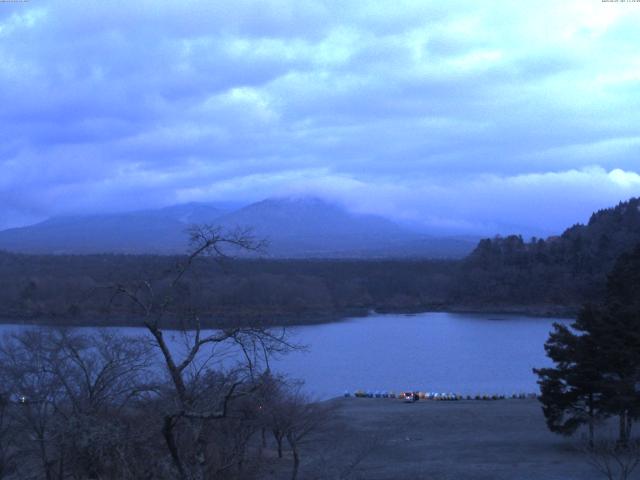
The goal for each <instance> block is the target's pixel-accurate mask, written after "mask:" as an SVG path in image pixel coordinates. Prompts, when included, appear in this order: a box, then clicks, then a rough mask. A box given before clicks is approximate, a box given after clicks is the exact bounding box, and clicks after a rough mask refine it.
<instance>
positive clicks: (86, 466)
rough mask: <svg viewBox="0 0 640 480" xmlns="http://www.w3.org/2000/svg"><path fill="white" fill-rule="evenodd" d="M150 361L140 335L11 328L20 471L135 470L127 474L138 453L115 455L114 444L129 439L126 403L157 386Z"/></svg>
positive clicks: (10, 383) (7, 353) (5, 362)
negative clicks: (17, 330)
mask: <svg viewBox="0 0 640 480" xmlns="http://www.w3.org/2000/svg"><path fill="white" fill-rule="evenodd" d="M149 361H150V356H149V352H148V348H145V347H144V344H141V343H140V342H139V341H138V340H137V339H135V338H119V337H115V336H113V335H108V334H100V335H82V334H80V333H77V332H74V331H70V330H57V329H33V330H27V331H25V332H22V333H19V334H12V335H8V336H5V337H4V338H3V341H2V345H1V346H0V362H1V363H0V364H1V365H2V369H1V370H2V377H3V380H4V382H5V383H4V387H5V388H7V389H8V390H9V391H10V392H12V393H11V395H10V396H9V402H8V403H9V404H8V411H10V417H11V432H12V434H13V438H14V442H15V445H14V450H15V452H16V456H17V458H18V459H19V461H16V462H14V463H15V464H16V472H15V475H16V477H17V478H42V477H44V478H46V479H48V480H49V479H51V480H53V479H63V478H68V476H69V475H74V476H76V477H81V478H99V477H100V476H101V475H103V474H105V473H107V472H109V473H110V474H112V475H117V476H119V477H120V478H134V477H133V476H127V475H125V474H122V468H125V470H126V469H127V467H126V465H125V463H126V462H127V461H129V460H131V461H132V460H133V459H132V458H115V457H114V456H113V454H114V452H115V451H116V450H115V449H114V448H112V447H114V446H118V447H119V448H121V446H122V445H123V444H125V443H126V442H125V441H124V440H125V436H126V435H125V433H126V432H125V431H126V425H125V422H124V421H123V420H124V419H125V409H127V408H130V407H132V406H133V404H134V403H135V402H136V401H139V400H141V399H142V397H143V396H144V395H145V393H147V392H149V391H151V390H152V386H150V385H148V382H147V380H148V379H149V378H150V376H151V371H150V370H149V365H150V363H149ZM121 467H122V468H121ZM38 472H39V473H38Z"/></svg>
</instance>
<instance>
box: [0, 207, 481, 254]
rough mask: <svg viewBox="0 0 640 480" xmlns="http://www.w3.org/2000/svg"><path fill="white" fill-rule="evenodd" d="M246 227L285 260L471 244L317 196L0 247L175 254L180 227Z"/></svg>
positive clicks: (115, 219) (198, 210) (92, 222)
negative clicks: (423, 232) (425, 232)
mask: <svg viewBox="0 0 640 480" xmlns="http://www.w3.org/2000/svg"><path fill="white" fill-rule="evenodd" d="M202 223H210V224H216V225H220V226H222V227H224V228H228V229H233V228H236V227H250V228H252V229H253V232H254V234H255V235H256V236H257V237H259V238H264V239H267V240H268V242H269V248H268V251H267V255H268V256H271V257H278V258H282V257H287V258H308V257H311V258H320V257H324V258H364V257H367V258H380V257H422V258H425V257H434V258H445V257H446V258H460V257H463V256H465V255H467V254H468V253H469V252H470V251H471V250H472V248H473V246H474V242H473V241H472V240H469V239H457V238H441V237H428V236H424V235H419V234H417V233H414V232H412V231H410V230H408V229H405V228H403V227H400V226H398V225H397V224H395V223H393V222H392V221H390V220H387V219H385V218H382V217H378V216H374V215H361V214H353V213H350V212H348V211H347V210H346V209H344V208H342V207H339V206H337V205H333V204H330V203H328V202H325V201H323V200H320V199H316V198H308V197H304V198H278V199H275V198H274V199H267V200H264V201H261V202H257V203H254V204H251V205H248V206H246V207H244V208H240V209H238V210H235V211H224V210H222V209H219V208H216V207H213V206H210V205H206V204H198V203H192V204H186V205H176V206H172V207H167V208H163V209H160V210H146V211H139V212H132V213H123V214H110V215H87V216H73V217H61V218H54V219H51V220H47V221H45V222H42V223H39V224H36V225H32V226H29V227H23V228H15V229H10V230H5V231H2V232H0V249H5V250H9V251H16V252H25V253H58V254H60V253H79V254H84V253H134V254H139V253H154V254H158V253H159V254H169V253H181V252H184V251H185V249H186V248H187V235H186V229H187V228H188V227H189V226H190V225H192V224H202Z"/></svg>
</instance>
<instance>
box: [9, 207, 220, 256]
mask: <svg viewBox="0 0 640 480" xmlns="http://www.w3.org/2000/svg"><path fill="white" fill-rule="evenodd" d="M223 214H224V211H223V210H221V209H219V208H216V207H214V206H211V205H206V204H197V203H192V204H185V205H177V206H172V207H167V208H162V209H159V210H141V211H137V212H128V213H114V214H101V215H78V216H65V217H56V218H52V219H49V220H45V221H44V222H41V223H37V224H35V225H30V226H27V227H21V228H12V229H8V230H3V231H0V249H3V250H8V251H14V252H23V253H54V254H64V253H75V254H86V253H131V254H142V253H150V254H154V253H155V254H158V253H171V252H173V253H175V252H182V251H184V250H185V248H186V247H187V241H186V239H187V236H186V233H185V230H186V228H187V227H188V225H190V224H192V223H210V222H214V221H215V220H216V219H217V218H219V217H220V216H222V215H223Z"/></svg>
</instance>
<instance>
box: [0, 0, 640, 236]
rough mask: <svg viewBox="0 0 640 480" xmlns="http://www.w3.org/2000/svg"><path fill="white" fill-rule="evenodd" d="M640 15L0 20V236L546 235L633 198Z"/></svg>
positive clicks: (215, 7)
mask: <svg viewBox="0 0 640 480" xmlns="http://www.w3.org/2000/svg"><path fill="white" fill-rule="evenodd" d="M639 21H640V4H637V3H636V4H634V3H601V2H599V1H597V0H594V1H593V2H592V1H587V2H585V1H573V2H572V1H565V2H556V1H541V2H536V3H535V4H533V3H521V2H518V3H514V2H507V1H497V0H496V1H488V2H475V1H461V2H456V3H455V5H452V4H445V3H443V2H435V1H434V2H427V1H424V2H408V1H407V2H402V1H400V2H398V1H394V2H385V1H381V2H368V4H366V3H364V2H338V1H311V0H289V1H286V0H272V1H260V2H257V1H253V2H248V1H234V2H204V1H203V2H190V1H185V2H179V3H160V4H159V3H158V2H152V1H150V0H140V1H137V2H97V1H86V0H84V1H66V2H53V1H50V2H48V1H43V0H38V1H31V2H28V3H7V4H0V85H2V88H1V89H0V104H1V105H2V108H1V109H0V202H2V203H1V205H2V207H1V208H0V227H6V226H10V225H19V224H23V223H27V222H29V221H33V220H35V219H39V218H42V217H46V216H49V215H55V214H60V213H69V212H88V211H113V210H128V209H136V208H144V207H152V206H160V205H166V204H171V203H176V202H182V201H191V200H203V201H207V200H213V201H215V200H242V201H251V200H258V199H260V198H263V197H266V196H272V195H288V194H301V193H312V194H316V195H324V196H326V197H329V198H332V199H335V200H338V201H341V202H344V203H345V204H347V205H349V206H350V207H351V208H353V209H356V210H361V211H368V212H378V213H382V214H385V215H390V216H393V217H395V218H400V219H404V220H409V221H412V222H417V223H419V224H423V225H425V226H430V227H432V228H434V229H445V230H446V229H450V230H452V231H453V230H455V231H478V232H483V233H491V232H493V231H496V232H497V231H500V232H503V233H504V232H506V231H509V230H512V229H517V228H522V229H526V230H527V231H532V232H553V231H557V230H558V229H561V228H563V227H564V226H566V225H567V224H571V223H573V222H575V221H579V220H580V221H584V220H585V219H586V216H587V215H588V213H589V212H590V211H592V210H593V209H595V208H600V207H604V206H607V205H609V204H612V203H615V202H617V201H618V200H621V199H625V198H628V197H630V196H632V195H638V194H640V181H639V176H638V172H639V171H640V160H639V155H638V153H639V152H640V133H638V132H639V130H638V127H637V126H638V124H639V123H640V122H639V120H640V118H639V117H640V113H638V112H640V94H638V92H639V91H640V89H639V87H640V55H639V54H638V50H637V44H638V41H640V31H639V30H638V29H637V25H638V24H639V23H638V22H639Z"/></svg>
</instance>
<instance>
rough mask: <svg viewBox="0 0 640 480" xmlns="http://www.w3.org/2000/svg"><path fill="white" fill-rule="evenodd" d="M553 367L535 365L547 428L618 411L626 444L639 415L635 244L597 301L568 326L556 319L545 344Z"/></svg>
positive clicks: (639, 286) (565, 427)
mask: <svg viewBox="0 0 640 480" xmlns="http://www.w3.org/2000/svg"><path fill="white" fill-rule="evenodd" d="M545 349H546V351H547V355H548V356H549V358H551V360H553V362H554V363H555V367H554V368H543V369H536V370H534V372H535V373H536V374H537V375H538V377H539V380H538V383H539V385H540V390H541V397H540V400H541V402H542V404H543V412H544V415H545V418H546V421H547V425H548V426H549V429H550V430H551V431H553V432H557V433H562V434H566V435H570V434H572V433H574V432H575V431H576V429H577V428H578V427H579V426H581V425H584V424H587V425H589V427H590V428H589V431H590V440H591V441H593V426H594V424H595V422H596V421H597V420H598V419H600V418H604V417H608V416H613V415H615V416H618V417H619V425H620V427H619V428H620V430H619V443H620V444H621V445H626V444H627V443H628V441H629V438H630V434H631V426H632V424H633V422H634V421H635V420H637V419H638V418H640V246H639V247H637V248H636V249H635V250H634V251H632V252H630V253H628V254H624V255H622V256H621V257H620V258H619V259H618V260H617V262H616V264H615V267H614V268H613V270H612V272H611V274H610V275H609V278H608V284H607V295H606V300H605V302H604V304H603V305H602V306H599V307H596V306H586V307H584V308H583V310H582V311H581V313H580V315H579V316H578V318H577V320H576V321H575V322H574V323H573V324H572V325H571V327H570V328H568V327H566V326H564V325H559V324H556V325H555V326H554V331H553V332H552V333H551V334H550V336H549V339H548V340H547V342H546V344H545Z"/></svg>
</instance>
